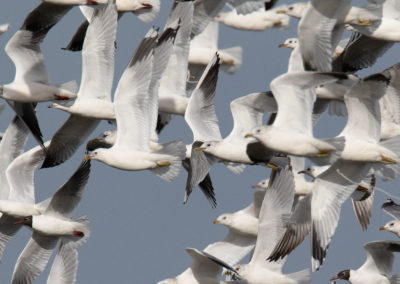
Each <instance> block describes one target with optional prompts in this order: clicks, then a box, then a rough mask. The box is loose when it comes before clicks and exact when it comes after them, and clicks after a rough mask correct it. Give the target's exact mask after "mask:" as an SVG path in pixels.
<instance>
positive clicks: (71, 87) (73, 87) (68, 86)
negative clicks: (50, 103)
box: [56, 80, 78, 94]
mask: <svg viewBox="0 0 400 284" xmlns="http://www.w3.org/2000/svg"><path fill="white" fill-rule="evenodd" d="M56 86H57V87H59V88H60V89H64V90H67V91H70V92H71V93H75V94H76V93H77V92H78V83H77V82H76V81H75V80H71V81H69V82H66V83H63V84H59V85H56Z"/></svg>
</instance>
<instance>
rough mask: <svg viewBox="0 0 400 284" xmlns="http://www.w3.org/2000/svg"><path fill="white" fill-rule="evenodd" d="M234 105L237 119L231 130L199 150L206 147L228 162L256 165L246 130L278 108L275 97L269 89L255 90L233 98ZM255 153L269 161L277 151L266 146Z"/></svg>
mask: <svg viewBox="0 0 400 284" xmlns="http://www.w3.org/2000/svg"><path fill="white" fill-rule="evenodd" d="M230 107H231V112H232V117H233V121H234V125H233V129H232V131H231V133H230V134H229V135H228V136H227V137H225V138H224V139H223V140H221V141H218V140H217V141H212V140H209V141H204V142H203V144H202V145H201V146H200V147H198V148H196V149H195V150H199V151H204V152H206V153H209V154H212V155H214V156H215V157H217V158H219V159H222V160H224V161H227V162H234V163H242V164H250V165H253V164H255V163H254V161H253V160H252V159H251V158H250V157H249V154H248V144H249V140H248V139H245V134H246V133H247V132H248V131H249V130H251V129H254V128H255V127H258V126H261V125H262V118H263V115H264V113H265V112H276V110H277V105H276V102H275V98H274V96H272V95H271V94H270V93H268V92H261V93H252V94H249V95H246V96H243V97H239V98H237V99H235V100H233V101H232V102H231V104H230ZM255 156H256V157H257V158H258V159H259V160H260V161H264V163H268V161H269V160H270V159H271V158H272V157H273V156H274V153H273V152H272V151H268V150H267V149H265V148H264V149H262V151H259V152H258V153H256V154H255Z"/></svg>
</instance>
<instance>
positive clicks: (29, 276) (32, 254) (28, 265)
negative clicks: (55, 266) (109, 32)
mask: <svg viewBox="0 0 400 284" xmlns="http://www.w3.org/2000/svg"><path fill="white" fill-rule="evenodd" d="M57 241H58V237H53V236H46V235H42V234H40V233H37V232H34V233H33V234H32V238H31V239H30V240H29V242H28V244H27V245H26V246H25V248H24V250H23V251H22V253H21V254H20V256H19V257H18V259H17V263H16V264H15V268H14V272H13V276H12V280H11V283H12V284H21V283H24V284H28V283H33V282H34V281H35V279H36V278H37V277H38V276H39V274H40V273H42V271H43V270H44V269H45V267H46V265H47V262H48V261H49V258H50V256H51V254H52V252H53V249H54V247H55V246H56V244H57Z"/></svg>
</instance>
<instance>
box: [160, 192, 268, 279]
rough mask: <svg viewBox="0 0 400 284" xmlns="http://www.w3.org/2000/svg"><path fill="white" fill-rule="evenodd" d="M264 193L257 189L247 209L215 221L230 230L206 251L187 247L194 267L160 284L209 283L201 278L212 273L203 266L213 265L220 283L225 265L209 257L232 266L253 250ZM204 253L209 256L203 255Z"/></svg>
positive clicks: (211, 266)
mask: <svg viewBox="0 0 400 284" xmlns="http://www.w3.org/2000/svg"><path fill="white" fill-rule="evenodd" d="M264 195H265V191H264V190H258V191H255V192H254V193H253V202H252V203H251V204H250V205H248V206H247V207H246V208H244V209H242V210H239V211H237V212H235V213H226V214H222V215H220V216H219V217H218V218H217V219H216V220H214V221H213V223H214V224H221V225H224V226H226V227H227V228H228V229H229V231H228V234H227V235H226V236H225V238H224V239H222V240H221V241H218V242H215V243H211V244H209V245H208V246H207V247H206V248H205V249H204V250H203V251H199V250H196V249H191V248H189V249H186V251H187V252H188V253H189V254H190V256H191V257H192V265H191V267H190V268H188V269H186V270H185V271H184V272H182V273H181V274H180V275H178V276H176V277H174V278H170V279H166V280H163V281H160V282H158V284H170V283H171V284H172V283H175V284H187V283H209V282H204V281H205V280H203V281H200V280H198V279H199V278H200V277H205V276H207V275H209V270H208V269H207V270H204V269H200V268H203V265H210V268H211V269H212V270H215V274H214V275H213V277H212V278H214V280H213V281H215V282H211V283H220V282H219V281H217V280H216V279H217V278H219V277H220V275H221V272H222V268H221V266H220V265H216V264H215V263H213V262H210V260H209V259H208V258H209V257H210V255H211V256H213V257H215V258H218V259H219V260H222V261H223V262H224V263H225V264H227V265H230V266H233V265H235V264H236V263H238V262H239V261H240V260H241V259H242V258H244V257H245V256H246V255H247V254H248V253H250V252H251V250H252V249H253V248H254V244H255V242H256V238H257V226H258V215H259V213H260V209H261V204H262V201H263V199H264ZM253 219H255V220H256V223H255V224H254V222H251V226H249V224H247V221H248V220H253ZM205 255H206V257H204V256H205ZM199 262H200V263H199ZM224 283H225V282H224Z"/></svg>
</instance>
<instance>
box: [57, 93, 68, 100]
mask: <svg viewBox="0 0 400 284" xmlns="http://www.w3.org/2000/svg"><path fill="white" fill-rule="evenodd" d="M54 97H55V98H56V100H57V101H65V100H69V99H70V97H68V96H61V95H56V94H54Z"/></svg>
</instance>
